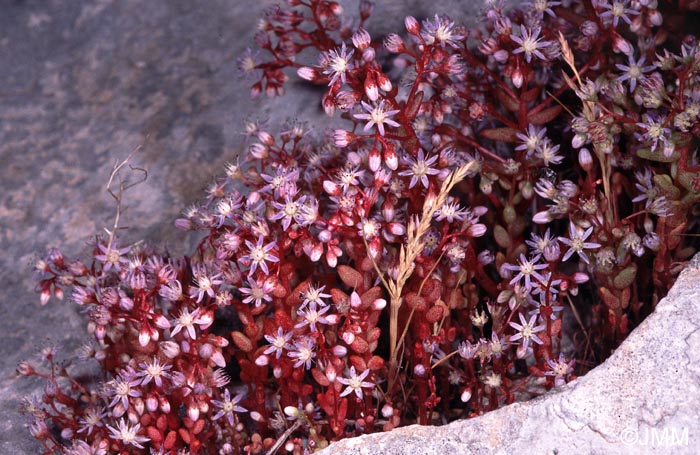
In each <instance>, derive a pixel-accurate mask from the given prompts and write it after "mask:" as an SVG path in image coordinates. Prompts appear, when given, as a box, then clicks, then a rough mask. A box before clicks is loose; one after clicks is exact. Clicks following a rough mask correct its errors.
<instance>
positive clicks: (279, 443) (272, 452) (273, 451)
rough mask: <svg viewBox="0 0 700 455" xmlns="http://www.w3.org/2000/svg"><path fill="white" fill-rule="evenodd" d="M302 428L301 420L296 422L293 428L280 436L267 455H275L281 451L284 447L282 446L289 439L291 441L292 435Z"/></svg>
mask: <svg viewBox="0 0 700 455" xmlns="http://www.w3.org/2000/svg"><path fill="white" fill-rule="evenodd" d="M300 426H301V420H297V421H295V422H294V424H293V425H292V426H291V427H289V428H287V431H285V432H284V434H283V435H282V436H280V437H279V438H278V439H277V441H275V443H274V444H273V445H272V447H270V450H268V451H267V453H266V454H265V455H275V454H276V453H277V451H278V450H279V449H280V447H282V444H284V443H285V442H286V441H287V439H289V437H290V436H291V435H292V433H294V432H295V431H296V430H297V428H299V427H300Z"/></svg>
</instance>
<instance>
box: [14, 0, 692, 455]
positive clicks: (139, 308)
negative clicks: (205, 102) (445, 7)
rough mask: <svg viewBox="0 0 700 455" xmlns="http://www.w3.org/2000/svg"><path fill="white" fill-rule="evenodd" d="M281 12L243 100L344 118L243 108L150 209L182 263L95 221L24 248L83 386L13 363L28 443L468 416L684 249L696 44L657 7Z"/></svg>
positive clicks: (331, 434) (563, 371)
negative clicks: (200, 171) (162, 208)
mask: <svg viewBox="0 0 700 455" xmlns="http://www.w3.org/2000/svg"><path fill="white" fill-rule="evenodd" d="M289 3H290V4H291V5H292V8H290V9H283V8H275V9H271V10H268V11H267V13H266V14H265V17H264V19H263V20H262V22H261V28H260V31H259V32H258V34H257V35H256V37H255V40H256V43H257V44H258V46H259V47H260V48H261V49H262V51H263V52H264V53H266V54H269V55H270V56H271V60H270V61H262V60H259V59H260V57H259V55H256V54H253V53H252V52H248V53H247V54H246V55H245V56H244V57H243V58H242V60H241V66H242V68H243V69H244V70H245V71H246V72H248V73H253V74H256V75H257V76H258V77H259V79H258V80H257V81H256V82H255V83H254V85H253V90H252V94H253V95H257V94H259V93H261V92H262V91H266V92H267V93H268V94H269V95H275V94H280V93H281V92H282V87H283V83H284V81H285V80H286V79H287V78H288V76H287V75H286V74H285V73H284V69H285V68H287V67H292V68H294V69H295V70H296V73H297V75H298V76H299V77H301V78H302V79H304V80H306V81H310V82H312V83H315V84H318V85H320V86H323V87H325V90H326V91H325V94H324V95H323V98H322V100H321V103H322V105H323V108H324V109H325V111H326V113H328V114H329V115H336V114H339V115H340V116H341V117H342V118H343V119H345V121H346V123H345V126H344V127H343V128H339V129H336V130H335V131H331V132H328V133H327V134H325V135H323V136H322V137H314V136H312V135H311V134H310V133H308V132H307V131H306V128H305V126H304V124H303V123H299V122H291V123H290V124H289V125H286V126H285V127H284V128H283V129H282V131H281V132H280V133H279V134H273V133H272V132H270V131H268V128H267V127H265V126H263V125H262V124H260V123H256V122H249V123H248V124H247V125H246V132H247V134H248V135H249V136H250V138H251V141H250V144H249V148H248V153H247V154H246V155H245V156H243V157H241V159H240V160H239V161H236V162H235V163H231V164H229V165H228V166H227V167H226V175H225V176H222V177H221V178H220V179H218V180H217V181H215V182H214V183H213V184H212V186H211V187H210V188H209V190H208V194H207V197H206V198H205V199H203V200H202V201H201V202H200V203H199V204H198V205H195V206H193V207H191V208H189V209H187V210H186V211H185V212H184V215H183V216H182V217H181V218H180V219H178V220H177V221H176V223H175V224H176V226H178V227H179V228H181V229H186V230H199V231H202V232H203V233H204V234H205V235H204V236H203V238H202V240H201V241H200V243H199V244H198V246H197V248H196V249H195V251H193V252H192V254H191V255H189V256H187V257H183V258H176V257H172V256H170V255H169V254H167V253H164V252H159V251H156V250H155V249H152V248H149V247H141V248H137V247H135V246H124V244H118V243H117V239H116V238H115V237H113V236H109V237H108V238H102V239H97V240H96V242H95V245H94V249H93V254H92V257H91V258H90V260H88V261H85V262H82V261H79V260H68V259H65V258H64V257H63V255H62V254H61V253H60V252H59V251H58V250H52V251H50V252H49V253H48V254H47V255H46V257H44V258H43V259H42V260H41V261H39V263H38V264H37V267H36V274H37V278H38V283H39V284H38V288H39V292H40V293H41V300H42V302H44V303H46V302H47V301H48V300H49V298H50V296H51V295H52V294H53V295H56V296H57V297H59V298H60V297H61V296H62V295H63V292H64V291H63V289H64V288H71V287H72V289H73V290H72V300H73V301H74V302H75V303H76V304H78V305H80V306H82V307H83V308H85V310H86V312H87V314H88V316H89V324H88V329H89V331H90V333H91V334H92V335H93V336H94V340H95V341H94V344H93V345H92V346H91V347H90V348H89V349H86V350H85V353H86V354H85V355H84V357H88V358H92V359H94V360H96V361H97V362H98V363H99V365H100V367H101V369H102V370H103V372H104V376H105V378H106V379H105V381H104V382H103V383H101V384H100V385H99V387H91V386H90V385H87V384H82V383H80V382H79V381H76V380H74V379H72V378H70V377H68V376H67V374H68V373H67V371H66V370H64V369H59V368H58V367H57V366H56V365H55V362H54V353H53V351H51V350H50V351H49V352H48V353H47V354H45V355H44V359H45V360H46V362H47V363H48V368H47V369H42V368H40V367H38V366H35V365H33V364H31V363H24V364H22V365H21V366H20V372H21V373H23V374H25V375H28V376H39V377H42V378H44V379H45V380H46V382H47V386H46V390H45V393H44V397H43V400H42V401H43V403H44V404H38V403H35V402H31V403H30V404H28V405H27V410H28V411H29V412H30V414H31V416H32V419H33V420H32V423H31V429H32V433H33V434H34V436H35V437H36V438H37V439H39V440H40V441H41V443H42V444H43V445H44V447H45V449H46V451H47V453H67V454H70V453H107V452H108V451H109V452H110V453H148V452H147V450H151V451H152V453H168V454H174V453H186V452H185V451H189V453H193V454H194V453H224V454H228V453H237V454H238V453H251V454H258V453H264V452H266V451H268V450H270V449H275V450H277V449H279V450H282V451H286V452H287V453H292V454H302V453H306V452H312V451H314V450H316V449H320V448H323V447H325V446H326V445H328V444H329V443H330V442H332V441H334V440H337V439H340V438H344V437H349V436H353V435H357V434H362V433H369V432H373V431H378V430H389V429H392V428H394V427H397V426H399V425H403V424H407V423H414V422H416V423H420V424H431V423H436V422H443V421H446V420H451V419H455V418H460V417H471V416H476V415H480V414H482V413H483V412H485V411H488V410H492V409H496V408H498V407H499V406H501V405H504V404H508V403H511V402H513V401H515V400H521V399H526V398H528V397H531V396H534V395H537V394H540V393H542V392H543V391H545V390H547V389H551V388H553V387H559V386H562V385H564V384H565V383H566V382H568V381H569V380H571V379H572V378H573V377H575V375H576V374H582V373H585V372H586V371H587V369H589V368H590V367H591V366H592V365H595V364H597V363H598V362H600V361H602V360H604V359H605V358H606V357H607V356H608V355H609V354H610V352H611V351H612V350H613V349H614V348H615V347H616V346H617V345H618V344H619V343H620V342H621V341H622V340H623V339H624V337H625V336H626V335H627V334H628V333H629V331H630V329H631V328H633V327H634V326H635V325H636V324H638V323H639V322H640V321H641V319H642V318H643V317H644V316H645V315H646V314H648V313H649V312H650V311H651V310H652V309H653V304H654V303H655V302H656V301H658V299H659V298H660V297H661V296H663V295H664V294H665V292H666V291H667V290H668V289H669V287H670V286H671V284H672V282H673V280H674V277H675V275H676V274H677V272H678V264H682V263H683V261H685V260H686V259H687V258H688V257H690V255H691V254H692V253H693V252H695V251H696V249H697V244H696V243H694V242H693V238H694V236H695V235H696V234H697V231H698V229H699V226H698V223H697V220H698V219H699V218H698V216H697V215H698V207H699V202H700V164H699V163H698V157H697V152H696V149H697V145H698V140H697V136H698V131H700V45H699V44H698V41H697V39H696V38H695V37H692V36H681V35H678V31H679V30H682V29H683V28H682V27H678V26H674V27H670V26H668V27H667V26H666V24H664V22H663V18H662V16H661V14H660V12H659V10H658V2H656V1H644V2H642V1H639V2H628V1H623V0H614V1H596V2H587V1H576V0H574V1H570V2H554V1H541V0H536V1H533V2H529V3H525V4H523V10H522V11H512V12H508V13H507V12H505V10H504V8H503V7H502V5H500V3H499V2H488V5H489V6H488V7H487V8H486V9H485V11H484V12H483V19H484V24H485V26H484V27H483V28H481V29H466V28H465V27H463V26H460V25H458V24H456V23H455V22H453V21H452V20H451V19H450V18H448V17H446V16H434V17H432V18H428V19H426V20H424V21H419V20H417V19H416V18H414V17H412V16H407V17H406V19H405V29H406V33H405V34H404V35H403V36H400V35H399V34H390V35H387V36H384V37H378V36H377V37H374V36H372V35H371V33H370V32H368V31H367V30H365V29H364V24H365V21H366V19H367V18H368V16H369V14H370V13H371V10H372V4H371V3H370V2H368V1H366V0H363V1H361V2H360V20H359V23H358V22H357V21H356V22H355V25H356V27H355V28H352V29H350V28H348V27H349V25H346V24H350V23H352V21H350V20H341V14H342V8H340V6H339V5H338V4H337V3H335V2H330V1H326V0H310V1H308V2H301V1H292V2H289ZM562 3H566V4H567V5H568V6H566V7H564V6H562ZM310 47H311V48H316V49H318V51H319V58H318V60H317V62H315V63H308V64H302V63H300V62H299V61H300V60H301V56H299V59H297V54H298V53H300V52H301V50H302V49H307V48H310ZM387 68H393V70H392V71H388V70H387ZM563 106H566V109H564V108H563ZM567 113H568V114H570V115H567ZM686 234H690V235H687V236H686ZM566 316H571V317H566ZM569 321H577V322H576V324H572V323H570V322H569ZM576 359H580V360H582V361H579V362H577V361H576ZM229 377H231V378H232V379H231V380H229ZM50 426H53V427H56V428H57V429H59V430H60V431H59V432H60V437H59V436H58V433H56V432H51V431H49V430H48V428H49V427H50ZM81 450H82V451H83V452H81ZM90 451H91V452H90Z"/></svg>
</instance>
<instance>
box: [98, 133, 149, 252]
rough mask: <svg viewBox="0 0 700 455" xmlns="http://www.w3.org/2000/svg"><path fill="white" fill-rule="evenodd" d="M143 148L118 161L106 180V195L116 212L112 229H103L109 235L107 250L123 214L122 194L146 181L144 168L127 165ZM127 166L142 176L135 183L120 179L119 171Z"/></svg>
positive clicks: (137, 148)
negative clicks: (113, 203) (116, 182)
mask: <svg viewBox="0 0 700 455" xmlns="http://www.w3.org/2000/svg"><path fill="white" fill-rule="evenodd" d="M142 147H143V146H142V145H139V146H138V147H136V148H135V149H134V150H133V151H132V152H131V153H129V156H127V157H126V158H124V159H123V160H122V161H119V162H117V163H115V164H114V167H113V168H112V172H111V173H110V175H109V180H107V185H106V187H105V189H106V190H107V193H109V195H110V196H112V198H113V199H114V201H115V202H116V205H117V211H116V213H115V215H114V222H113V224H112V229H108V228H105V232H107V234H108V235H109V237H108V239H107V248H111V247H112V242H113V241H114V235H115V233H116V232H117V229H119V220H120V218H121V215H122V213H123V212H124V208H123V205H122V200H123V197H124V193H125V192H126V191H127V190H128V189H130V188H133V187H134V186H136V185H139V184H141V183H143V182H145V181H146V179H148V171H147V170H146V169H144V168H141V167H137V166H132V165H131V164H129V161H131V159H132V158H133V157H134V155H135V154H136V153H137V152H139V151H140V150H141V148H142ZM127 165H128V166H129V169H131V170H132V171H136V172H141V173H142V174H143V176H142V177H141V178H140V179H139V180H137V181H135V182H126V181H125V180H124V179H123V178H122V174H121V171H122V169H124V167H125V166H127ZM115 180H118V184H117V185H116V189H113V188H112V187H113V185H114V184H115Z"/></svg>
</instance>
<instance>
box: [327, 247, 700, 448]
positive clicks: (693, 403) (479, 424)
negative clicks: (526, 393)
mask: <svg viewBox="0 0 700 455" xmlns="http://www.w3.org/2000/svg"><path fill="white" fill-rule="evenodd" d="M699 422H700V254H698V255H696V256H695V258H694V259H693V261H692V262H691V263H690V265H689V266H688V267H687V268H686V269H685V270H684V271H683V272H682V273H681V276H680V278H679V279H678V281H677V282H676V284H675V285H674V286H673V288H672V289H671V291H670V292H669V294H668V296H667V297H666V298H664V299H663V300H661V302H659V304H658V305H657V307H656V310H655V311H654V313H653V314H651V315H650V316H649V317H648V318H647V319H646V320H645V321H644V322H643V323H642V324H641V325H640V326H639V327H637V328H636V329H635V330H634V331H633V332H632V333H631V334H630V335H629V337H628V338H627V339H626V340H625V342H624V343H622V345H621V346H620V347H619V348H618V349H617V350H616V351H615V353H614V354H613V355H612V356H611V357H610V358H609V359H608V360H607V361H606V362H604V363H603V364H602V365H600V366H598V367H597V368H595V369H594V370H592V371H591V372H589V373H588V374H587V375H586V376H583V377H581V378H578V379H577V380H575V381H572V382H570V383H569V384H567V385H566V386H564V387H562V389H561V390H560V391H558V392H553V393H550V394H548V395H545V396H542V397H540V398H538V399H535V400H532V401H529V402H525V403H517V404H512V405H510V406H506V407H504V408H501V409H499V410H497V411H494V412H490V413H488V414H485V415H483V416H481V417H477V418H474V419H471V420H464V421H458V422H454V423H452V424H449V425H445V426H442V427H422V426H418V425H413V426H409V427H404V428H399V429H397V430H394V431H392V432H389V433H379V434H372V435H365V436H361V437H358V438H353V439H346V440H343V441H339V442H337V443H334V444H331V445H330V446H329V447H328V448H327V449H325V450H323V451H321V452H319V453H320V454H323V455H370V454H371V455H402V454H405V455H418V454H420V455H444V454H450V455H476V454H514V453H518V454H530V453H532V454H579V453H580V454H601V455H602V454H606V455H609V454H661V453H674V454H689V455H690V454H696V453H698V445H700V426H699V425H698V423H699Z"/></svg>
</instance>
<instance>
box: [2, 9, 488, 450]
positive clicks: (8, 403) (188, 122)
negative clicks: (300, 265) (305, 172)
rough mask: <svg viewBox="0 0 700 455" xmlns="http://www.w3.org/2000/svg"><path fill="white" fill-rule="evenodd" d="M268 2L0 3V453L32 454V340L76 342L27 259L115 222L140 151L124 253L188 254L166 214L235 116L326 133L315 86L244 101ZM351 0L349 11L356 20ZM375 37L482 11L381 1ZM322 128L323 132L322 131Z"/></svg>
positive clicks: (65, 347) (216, 156) (69, 347)
mask: <svg viewBox="0 0 700 455" xmlns="http://www.w3.org/2000/svg"><path fill="white" fill-rule="evenodd" d="M273 3H274V2H273V1H272V0H257V1H253V0H206V1H192V0H5V1H3V2H2V4H1V6H0V82H1V84H0V188H1V190H2V191H0V251H2V254H0V281H1V282H2V284H3V286H2V287H0V334H1V336H2V338H0V340H1V341H0V359H2V363H1V364H0V409H2V410H3V411H4V412H3V413H2V416H1V417H0V455H22V454H35V453H40V447H39V446H38V444H37V443H36V442H34V441H33V440H32V438H31V437H30V436H29V434H28V431H27V426H26V421H25V418H24V417H23V416H22V415H20V414H19V412H18V407H19V404H20V401H21V399H22V398H23V397H27V396H32V395H39V394H40V389H39V387H40V384H39V383H38V382H36V381H26V380H18V379H17V378H16V374H15V373H14V370H15V366H16V365H17V363H18V362H19V361H20V360H23V359H27V358H32V357H34V356H35V353H36V352H38V349H39V347H40V346H42V345H44V344H45V343H53V344H56V345H58V346H60V352H59V357H61V356H63V357H64V358H68V357H71V356H72V355H73V353H74V351H75V349H76V348H77V347H78V346H79V345H80V344H81V343H82V342H83V341H85V340H86V339H85V338H84V336H85V335H84V333H85V331H84V319H83V318H82V316H81V315H80V314H78V312H77V310H76V309H75V308H74V306H73V305H70V304H68V303H65V302H56V301H52V302H51V303H50V304H49V305H48V306H46V307H41V306H40V305H39V302H38V296H37V294H35V293H34V292H33V289H32V288H33V282H32V279H31V270H32V264H33V263H34V260H35V255H36V253H41V252H43V251H44V250H45V249H46V248H47V247H49V246H58V247H60V248H61V249H62V251H63V252H64V254H65V255H67V256H77V255H79V254H82V253H83V252H85V250H86V242H87V241H88V240H90V238H91V237H92V236H94V235H95V234H96V233H98V232H100V231H101V229H102V228H103V227H105V226H110V225H111V223H112V220H113V217H114V209H115V206H114V203H113V201H112V199H111V198H110V197H109V196H108V194H107V193H106V192H105V191H104V186H105V183H106V182H107V179H108V176H109V174H110V171H111V169H112V166H113V165H114V163H115V162H117V161H120V160H122V159H124V158H125V157H126V156H127V155H129V153H131V152H132V151H133V150H134V149H135V148H137V147H139V146H141V151H140V152H138V153H137V154H136V156H135V157H134V160H133V163H134V164H135V165H139V166H142V167H145V168H146V169H148V171H149V178H148V180H147V182H146V183H145V184H143V185H140V186H138V187H136V188H134V190H133V191H131V192H129V193H127V195H126V199H125V202H126V206H128V210H127V211H126V212H125V213H124V215H123V218H122V220H123V223H122V225H123V226H127V227H129V229H127V230H124V231H122V232H121V237H122V239H123V242H124V243H128V242H133V241H136V240H140V239H145V240H148V241H150V242H156V243H160V244H163V245H168V246H169V247H170V248H171V250H174V251H175V252H180V253H185V252H187V251H188V250H189V248H190V246H191V245H192V242H193V239H192V238H191V237H188V236H186V235H185V234H183V233H182V232H180V231H177V230H176V229H175V228H174V227H172V222H173V220H174V219H175V217H176V216H177V214H178V213H179V212H180V211H181V210H182V209H183V208H185V207H186V206H187V205H188V204H189V203H191V202H193V201H195V200H196V199H198V198H199V197H200V196H202V195H203V192H202V189H203V188H205V187H206V185H207V184H208V183H209V182H210V181H211V180H212V178H213V177H215V176H216V175H220V174H221V172H222V168H223V165H224V164H225V163H226V162H227V161H230V160H232V159H233V158H234V157H235V156H237V155H238V154H239V153H240V152H241V150H242V149H243V147H244V143H243V138H242V136H241V135H240V132H241V131H242V130H243V120H244V118H246V117H248V116H251V117H259V118H267V119H269V122H268V124H269V125H271V129H272V130H277V129H278V128H279V126H280V125H281V123H282V122H283V121H284V120H285V119H286V118H288V117H297V118H300V119H305V120H309V121H310V123H311V124H312V125H315V127H316V129H317V131H318V130H321V131H322V128H323V126H317V125H323V123H322V122H319V119H321V118H324V120H323V121H324V122H327V120H325V117H323V116H322V115H321V110H320V102H319V96H318V92H317V91H313V92H312V91H309V90H308V89H305V88H304V86H303V85H301V84H293V83H292V84H290V85H289V86H288V95H287V96H285V97H283V98H279V99H275V100H271V101H267V100H263V101H255V102H253V101H251V100H250V99H249V96H248V91H249V85H250V83H251V81H250V80H240V79H239V78H238V71H237V69H236V57H237V56H238V55H240V54H241V53H242V52H243V51H244V49H245V48H246V47H247V46H248V45H249V44H250V43H251V42H252V36H253V33H254V28H255V25H256V20H257V17H259V14H260V12H261V11H262V9H263V8H264V7H266V6H269V5H271V4H273ZM358 3H359V2H358V0H353V1H345V2H343V4H344V6H345V7H346V9H347V10H348V11H356V7H357V4H358ZM378 3H379V5H378V6H377V9H376V12H377V15H376V17H375V18H373V19H372V20H371V21H370V22H369V24H368V29H369V30H370V32H377V33H379V32H387V31H401V30H402V28H403V16H404V12H405V11H411V12H412V13H413V14H414V15H416V16H417V17H421V16H427V15H432V14H433V13H449V14H451V15H452V16H453V17H454V18H455V19H465V18H468V17H470V16H471V17H473V16H474V11H475V10H476V9H478V8H479V7H480V5H481V2H460V1H457V0H439V1H435V2H433V1H431V2H427V1H421V0H409V1H406V2H404V1H400V0H382V1H380V2H378ZM319 132H320V131H319Z"/></svg>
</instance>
